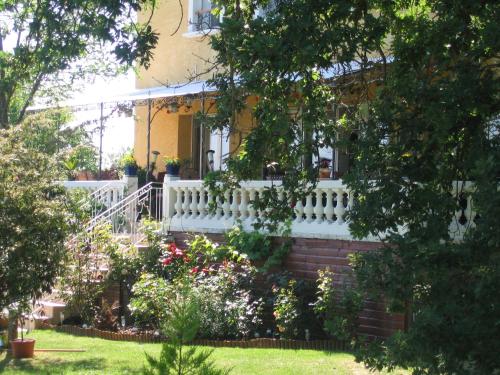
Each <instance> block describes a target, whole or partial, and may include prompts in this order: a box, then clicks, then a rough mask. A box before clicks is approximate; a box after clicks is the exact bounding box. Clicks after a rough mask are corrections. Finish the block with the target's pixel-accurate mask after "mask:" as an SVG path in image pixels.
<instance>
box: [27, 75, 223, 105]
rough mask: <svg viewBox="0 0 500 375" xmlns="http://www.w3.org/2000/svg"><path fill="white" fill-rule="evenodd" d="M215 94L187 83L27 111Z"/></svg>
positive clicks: (209, 88) (203, 84) (201, 84)
mask: <svg viewBox="0 0 500 375" xmlns="http://www.w3.org/2000/svg"><path fill="white" fill-rule="evenodd" d="M204 92H205V93H211V92H215V87H213V86H210V85H209V84H208V83H207V82H206V81H197V82H189V83H186V84H180V85H176V86H157V87H149V88H145V89H138V90H134V91H131V92H129V93H126V94H123V95H109V96H105V95H104V96H102V97H100V98H96V97H93V98H88V97H85V98H81V99H78V100H68V101H64V102H61V103H58V104H54V105H50V104H43V105H34V106H31V107H29V108H28V111H41V110H44V109H49V108H77V107H88V106H95V105H98V104H101V103H103V104H110V103H127V102H128V103H132V104H140V103H142V102H146V101H148V100H154V99H162V98H170V97H177V96H187V95H196V94H200V93H204Z"/></svg>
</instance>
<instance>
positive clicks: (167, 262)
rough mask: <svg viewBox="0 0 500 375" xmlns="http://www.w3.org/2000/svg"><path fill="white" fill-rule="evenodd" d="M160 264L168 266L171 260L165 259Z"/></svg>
mask: <svg viewBox="0 0 500 375" xmlns="http://www.w3.org/2000/svg"><path fill="white" fill-rule="evenodd" d="M162 263H163V265H164V266H168V265H169V264H170V263H172V258H170V257H168V258H165V259H163V262H162Z"/></svg>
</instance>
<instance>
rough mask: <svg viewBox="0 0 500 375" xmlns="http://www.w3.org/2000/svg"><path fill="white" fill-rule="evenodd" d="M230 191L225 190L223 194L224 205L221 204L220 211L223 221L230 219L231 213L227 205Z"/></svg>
mask: <svg viewBox="0 0 500 375" xmlns="http://www.w3.org/2000/svg"><path fill="white" fill-rule="evenodd" d="M230 194H231V193H230V191H229V190H226V191H225V192H224V203H223V204H222V211H224V219H229V218H230V217H231V211H230V207H231V206H230V205H229V198H230Z"/></svg>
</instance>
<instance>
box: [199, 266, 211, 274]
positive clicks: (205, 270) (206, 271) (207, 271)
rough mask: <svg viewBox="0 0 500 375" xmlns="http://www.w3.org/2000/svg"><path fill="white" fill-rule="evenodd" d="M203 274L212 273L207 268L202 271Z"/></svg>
mask: <svg viewBox="0 0 500 375" xmlns="http://www.w3.org/2000/svg"><path fill="white" fill-rule="evenodd" d="M201 272H203V273H204V274H205V275H208V273H209V272H210V270H209V269H207V268H203V269H202V270H201Z"/></svg>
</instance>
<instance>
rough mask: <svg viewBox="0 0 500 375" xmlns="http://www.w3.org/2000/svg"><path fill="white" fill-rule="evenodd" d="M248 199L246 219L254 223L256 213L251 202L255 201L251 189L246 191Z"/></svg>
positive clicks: (253, 191) (253, 190) (253, 192)
mask: <svg viewBox="0 0 500 375" xmlns="http://www.w3.org/2000/svg"><path fill="white" fill-rule="evenodd" d="M248 198H249V204H248V219H249V221H250V222H251V223H253V222H254V221H255V217H256V213H257V211H256V210H255V207H254V206H253V204H252V202H253V201H254V199H255V189H253V188H249V189H248Z"/></svg>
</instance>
